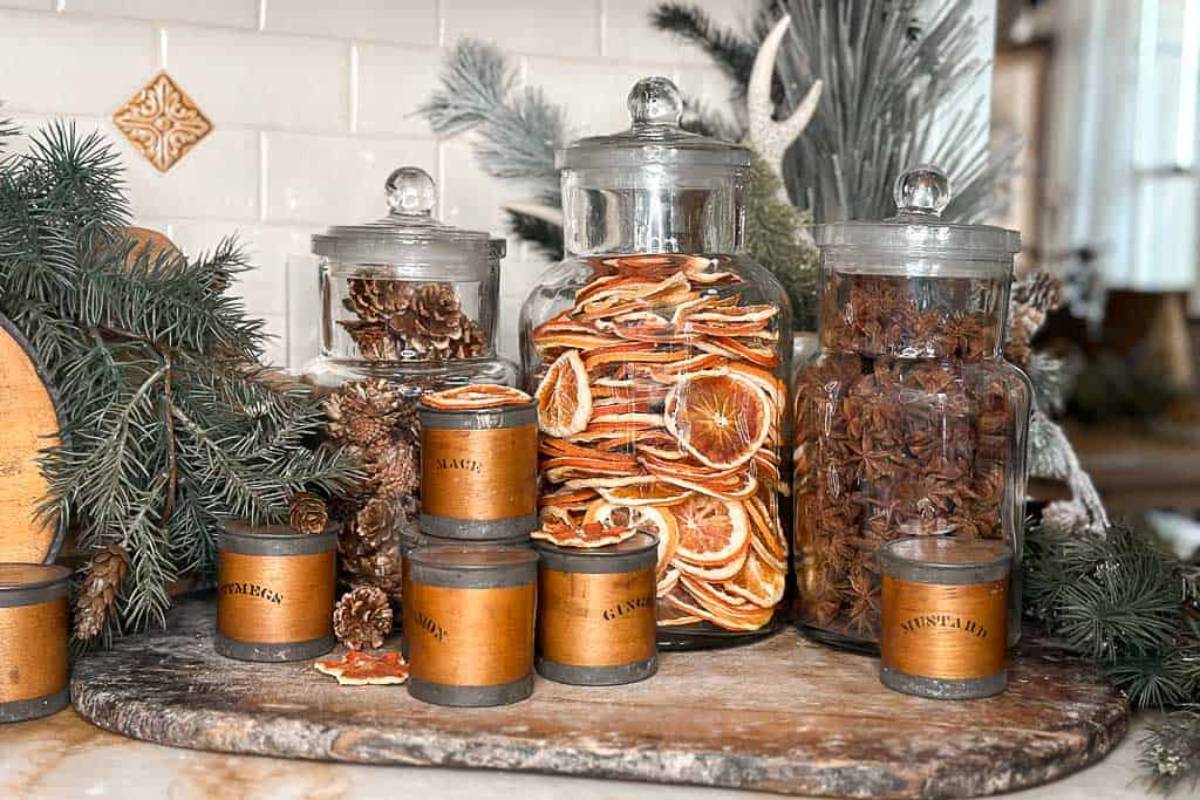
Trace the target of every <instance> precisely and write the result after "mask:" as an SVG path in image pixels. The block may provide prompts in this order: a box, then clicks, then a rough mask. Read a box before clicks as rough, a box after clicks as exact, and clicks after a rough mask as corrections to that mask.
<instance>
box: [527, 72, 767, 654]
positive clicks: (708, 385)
mask: <svg viewBox="0 0 1200 800" xmlns="http://www.w3.org/2000/svg"><path fill="white" fill-rule="evenodd" d="M681 108H682V105H681V102H680V97H679V92H678V90H677V89H676V88H675V86H674V84H672V83H671V82H670V81H668V80H667V79H665V78H647V79H645V80H643V81H640V82H639V83H638V84H637V85H635V86H634V88H633V91H632V92H631V93H630V95H629V110H630V115H631V117H632V127H631V128H630V129H629V130H627V131H624V132H622V133H617V134H614V135H612V136H600V137H593V138H589V139H583V140H581V141H579V142H576V143H575V144H573V145H571V146H570V147H568V148H566V149H565V150H562V151H560V152H559V153H558V165H559V166H560V167H561V168H562V187H563V214H564V229H563V233H564V239H565V244H566V250H567V253H568V256H567V258H566V259H565V260H564V261H563V262H562V263H560V264H558V265H556V266H554V267H552V268H550V269H549V270H548V271H547V272H546V273H545V274H544V275H542V276H541V278H540V281H539V283H538V285H537V286H535V288H534V289H533V291H532V292H531V293H530V296H529V298H528V299H527V300H526V302H525V305H524V308H523V310H522V316H521V341H522V358H523V361H524V366H525V368H526V379H527V381H528V383H529V388H530V390H531V391H532V390H536V393H537V398H538V413H539V423H540V426H541V444H540V447H541V481H542V486H541V502H540V515H541V517H540V519H541V525H540V530H539V531H538V532H537V533H536V534H535V536H537V537H539V538H542V539H546V540H549V541H552V542H554V543H556V544H559V545H561V546H565V547H582V548H586V547H599V546H603V545H606V544H612V543H615V542H617V541H621V540H622V539H623V538H625V537H628V536H632V535H634V534H635V533H636V532H638V531H644V532H648V533H652V534H654V535H656V536H657V537H658V538H659V558H658V566H657V583H658V588H657V595H658V602H657V607H658V623H659V641H660V645H661V646H663V647H666V648H671V647H676V648H683V647H706V646H720V645H722V644H727V643H736V642H737V641H739V640H743V639H746V638H749V637H753V636H755V635H761V634H762V633H764V632H767V631H770V630H771V629H772V627H773V624H774V622H775V618H776V609H777V608H778V607H779V604H780V601H781V600H782V598H783V592H784V585H785V582H786V581H785V578H786V574H787V569H788V567H787V563H788V546H787V537H786V536H785V535H784V533H783V528H782V526H781V524H780V511H779V496H780V493H781V492H782V491H783V490H784V488H785V487H784V480H783V477H782V475H781V470H782V466H781V459H780V453H781V447H782V445H783V437H784V433H783V421H784V417H785V409H786V408H787V399H786V384H785V382H784V377H785V376H786V375H787V374H788V368H789V359H790V354H791V353H790V348H791V336H790V331H791V325H790V310H789V307H788V301H787V298H786V296H785V295H784V292H783V290H782V288H781V287H780V285H779V283H778V282H777V281H776V280H775V279H774V278H773V277H772V276H771V275H770V274H769V273H768V272H767V271H766V270H765V269H763V268H762V267H761V266H759V265H757V264H755V263H754V262H752V261H751V260H750V259H749V258H747V257H746V256H745V255H744V254H743V253H742V222H743V217H744V213H743V201H744V193H745V182H746V177H747V173H748V171H749V166H750V154H749V151H747V150H746V149H744V148H741V147H735V146H732V145H729V144H727V143H725V142H719V141H716V140H713V139H708V138H705V137H702V136H697V135H694V134H690V133H687V132H685V131H683V130H681V129H680V127H679V115H680V111H681ZM781 334H782V335H781Z"/></svg>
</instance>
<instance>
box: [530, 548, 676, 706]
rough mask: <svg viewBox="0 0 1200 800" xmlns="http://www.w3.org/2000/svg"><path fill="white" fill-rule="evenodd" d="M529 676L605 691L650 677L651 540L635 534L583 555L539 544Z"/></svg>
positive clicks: (654, 552) (653, 653)
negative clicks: (533, 670)
mask: <svg viewBox="0 0 1200 800" xmlns="http://www.w3.org/2000/svg"><path fill="white" fill-rule="evenodd" d="M537 550H538V555H539V558H540V563H539V566H538V651H537V670H538V672H539V673H540V674H541V675H542V676H544V677H546V678H549V679H550V680H552V681H558V682H559V683H572V684H579V685H584V686H610V685H614V684H621V683H633V682H635V681H640V680H644V679H646V678H649V677H650V676H651V675H653V674H654V673H655V672H656V671H657V670H658V648H657V645H656V640H655V629H656V624H657V623H656V617H655V598H654V595H655V579H654V568H655V565H656V563H657V561H658V540H657V539H656V538H655V537H654V536H651V535H650V534H646V533H639V534H637V535H635V536H633V537H632V538H630V539H626V540H625V541H623V542H620V543H619V544H614V545H609V546H607V547H597V548H592V549H588V550H580V549H577V548H567V547H559V546H557V545H553V544H549V543H545V542H539V543H538V545H537Z"/></svg>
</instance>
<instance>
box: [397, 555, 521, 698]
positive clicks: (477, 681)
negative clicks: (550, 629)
mask: <svg viewBox="0 0 1200 800" xmlns="http://www.w3.org/2000/svg"><path fill="white" fill-rule="evenodd" d="M536 583H537V554H536V553H534V552H533V550H531V549H529V548H516V547H481V546H476V547H448V546H435V547H421V548H418V549H417V550H415V551H413V552H412V553H411V554H410V555H409V566H408V584H407V585H406V586H405V597H404V636H405V639H407V640H408V658H409V664H410V672H409V678H408V693H409V694H410V695H412V696H413V697H415V698H416V699H418V700H422V701H424V702H426V703H435V704H437V705H445V706H498V705H506V704H508V703H515V702H517V701H519V700H524V699H525V698H526V697H528V696H529V695H530V694H531V693H532V692H533V618H534V604H535V595H536Z"/></svg>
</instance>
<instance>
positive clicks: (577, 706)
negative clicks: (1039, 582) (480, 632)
mask: <svg viewBox="0 0 1200 800" xmlns="http://www.w3.org/2000/svg"><path fill="white" fill-rule="evenodd" d="M214 614H215V610H214V608H213V604H212V600H211V595H208V596H204V597H199V598H197V597H191V598H188V599H184V600H182V601H181V603H180V605H179V606H178V607H177V608H176V609H175V610H173V611H172V612H171V614H170V617H169V629H168V630H167V631H166V632H154V633H150V634H144V635H139V636H131V637H128V638H126V639H124V640H122V641H119V642H118V643H117V644H116V645H115V646H114V647H113V649H112V650H110V651H107V652H96V653H91V654H89V655H87V656H85V657H83V658H82V659H81V660H80V661H79V662H78V663H77V664H76V666H75V672H74V676H73V678H72V682H71V692H72V696H73V699H74V703H75V707H76V708H77V709H78V710H79V712H80V713H81V714H82V715H83V716H84V717H86V718H87V719H89V720H91V721H92V722H94V723H96V724H97V725H99V726H100V727H102V728H106V729H108V730H111V731H114V732H117V733H123V734H125V735H127V736H132V737H134V738H137V739H145V740H148V741H152V742H158V743H161V744H168V745H175V746H178V747H190V748H195V749H202V750H216V751H220V752H231V753H253V754H259V755H271V756H283V757H289V758H308V759H318V760H326V761H351V762H359V763H366V764H404V765H433V766H451V767H483V768H492V769H509V770H524V771H533V772H547V773H559V774H566V775H587V776H591V777H608V778H623V779H629V780H641V781H653V782H659V783H682V784H699V785H706V786H721V787H729V788H736V789H756V790H760V791H772V792H779V793H783V794H797V795H819V796H828V797H885V798H886V797H891V798H943V797H968V796H974V795H983V794H992V793H995V792H1002V791H1007V790H1011V789H1018V788H1022V787H1026V786H1032V785H1034V784H1038V783H1043V782H1046V781H1049V780H1053V779H1054V778H1058V777H1061V776H1063V775H1066V774H1068V773H1070V772H1073V771H1075V770H1077V769H1079V768H1081V767H1083V766H1085V765H1087V764H1089V763H1091V762H1093V761H1096V760H1098V759H1100V758H1101V757H1102V756H1103V755H1104V754H1105V753H1107V752H1108V751H1109V750H1111V749H1112V748H1113V747H1114V746H1115V745H1116V744H1117V742H1118V741H1120V739H1121V737H1122V736H1124V735H1125V731H1126V728H1127V725H1128V722H1129V709H1128V704H1127V703H1126V702H1125V700H1124V699H1123V698H1122V697H1121V696H1120V695H1119V694H1118V693H1117V692H1115V691H1113V690H1112V689H1110V688H1108V687H1106V686H1104V685H1103V684H1101V683H1100V682H1098V680H1097V679H1096V675H1095V674H1094V673H1093V672H1092V671H1091V670H1090V668H1088V667H1086V666H1084V665H1083V664H1081V663H1079V662H1078V661H1075V660H1073V659H1067V658H1062V657H1061V656H1056V655H1054V654H1053V653H1052V652H1051V651H1048V650H1043V649H1041V648H1039V647H1037V646H1035V645H1029V646H1026V647H1025V648H1024V650H1023V652H1022V653H1021V654H1020V655H1019V656H1017V657H1016V658H1015V659H1014V663H1013V664H1012V668H1011V670H1010V683H1011V688H1010V689H1009V691H1008V692H1007V693H1005V694H1004V695H1001V696H998V697H994V698H989V699H986V700H976V701H971V702H959V703H952V702H939V701H933V700H921V699H918V698H914V697H908V696H906V695H900V694H896V693H893V692H890V691H888V690H887V689H884V688H883V687H882V686H881V685H880V684H879V681H878V679H877V677H876V669H877V665H876V661H875V660H874V659H871V658H867V657H864V656H857V655H851V654H847V653H840V652H835V651H832V650H829V649H826V648H824V647H821V646H819V645H816V644H814V643H811V642H808V641H806V640H804V639H802V638H801V637H800V636H798V635H797V634H796V633H795V632H794V631H792V630H790V629H789V630H786V631H784V632H783V633H781V634H779V635H777V636H775V637H773V638H771V639H768V640H765V641H762V642H759V643H757V644H754V645H750V646H747V647H742V648H738V649H733V650H721V651H714V652H706V653H666V654H663V656H662V665H661V668H660V670H659V674H658V675H657V676H655V677H653V678H651V679H649V680H647V681H643V682H641V683H637V684H632V685H629V686H617V687H604V688H586V687H572V686H565V685H562V684H555V683H550V682H548V681H545V680H542V679H540V678H539V679H538V681H537V685H536V687H535V690H534V694H533V697H532V698H531V699H530V700H528V701H525V702H523V703H518V704H516V705H512V706H506V707H502V708H490V709H449V708H439V707H437V706H430V705H424V704H422V703H419V702H417V701H415V700H413V699H411V698H410V697H409V696H408V694H407V692H406V691H405V690H404V687H402V686H398V687H397V686H366V687H339V686H338V685H337V684H336V683H335V682H334V681H333V679H332V678H329V677H327V676H324V675H321V674H319V673H317V672H316V671H315V670H314V669H313V668H312V666H311V664H309V663H295V664H249V663H243V662H237V661H230V660H227V659H224V658H222V657H220V656H218V655H217V654H216V653H215V652H214V651H213V648H212V634H213V627H214V625H213V617H214Z"/></svg>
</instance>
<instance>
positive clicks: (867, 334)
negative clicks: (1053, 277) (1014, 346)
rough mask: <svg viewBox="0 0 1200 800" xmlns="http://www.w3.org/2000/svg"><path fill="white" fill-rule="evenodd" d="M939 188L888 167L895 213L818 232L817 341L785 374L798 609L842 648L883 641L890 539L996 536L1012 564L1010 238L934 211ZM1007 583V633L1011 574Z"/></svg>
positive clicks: (1019, 480)
mask: <svg viewBox="0 0 1200 800" xmlns="http://www.w3.org/2000/svg"><path fill="white" fill-rule="evenodd" d="M949 201H950V185H949V181H948V180H947V178H946V176H945V175H944V174H943V173H941V172H940V171H938V170H937V169H936V168H933V167H918V168H916V169H913V170H911V171H909V172H907V173H905V174H903V175H901V176H900V178H899V179H898V180H897V183H896V205H897V207H898V208H899V214H898V215H897V216H896V217H894V218H892V219H889V220H885V221H883V222H845V223H834V224H829V225H823V226H818V228H817V229H816V231H815V238H816V241H817V244H818V245H819V247H820V249H821V265H822V287H821V303H820V342H821V352H820V355H819V356H818V357H817V358H816V359H815V360H814V361H812V362H811V363H809V364H808V365H806V366H805V368H804V369H802V370H800V372H799V373H798V376H797V380H796V385H795V387H794V388H795V392H794V397H795V410H796V415H795V428H796V434H795V435H796V450H795V485H794V496H795V553H796V576H797V583H798V587H799V592H798V608H797V619H798V622H799V624H800V626H801V628H802V629H803V630H804V631H806V632H807V633H809V634H810V635H813V636H814V637H815V638H819V639H821V640H823V641H828V642H832V643H834V644H837V645H841V646H846V647H852V648H858V649H864V650H868V651H870V650H876V649H877V642H878V634H879V620H880V613H879V611H880V609H879V604H880V569H879V561H878V551H879V548H880V545H882V544H883V543H885V542H887V541H889V540H891V539H895V538H898V537H901V536H913V535H917V536H953V537H958V538H963V539H976V538H980V539H1002V540H1005V541H1007V542H1008V543H1009V544H1010V545H1011V547H1012V549H1013V552H1014V554H1015V557H1014V562H1015V563H1017V564H1019V563H1020V558H1021V555H1020V554H1021V544H1022V521H1023V516H1024V515H1023V511H1022V507H1023V503H1024V498H1025V484H1026V469H1025V448H1026V434H1027V430H1028V425H1029V413H1030V398H1031V388H1030V385H1029V381H1028V379H1027V378H1026V377H1025V375H1024V374H1023V373H1022V372H1021V371H1020V370H1019V369H1017V368H1016V367H1014V366H1012V365H1011V364H1009V363H1008V362H1006V361H1005V360H1004V358H1003V355H1002V352H1001V347H1002V345H1003V340H1004V331H1005V320H1006V318H1007V312H1008V300H1009V288H1010V283H1011V280H1012V271H1013V255H1014V254H1015V253H1016V252H1017V251H1018V250H1019V249H1020V236H1019V234H1018V233H1017V232H1015V231H1010V230H1005V229H1002V228H996V227H991V226H985V225H956V224H948V223H944V222H942V221H941V219H940V215H941V212H942V210H943V209H944V208H945V207H946V205H947V204H948V203H949ZM1015 572H1017V571H1016V570H1014V573H1015ZM1015 580H1016V581H1018V582H1019V576H1018V577H1017V578H1016V579H1015ZM1010 597H1011V598H1012V601H1013V604H1012V619H1011V621H1010V638H1011V639H1012V640H1013V641H1015V637H1016V636H1018V635H1019V631H1020V613H1019V612H1020V592H1019V583H1016V584H1015V585H1014V586H1013V591H1011V592H1010Z"/></svg>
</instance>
